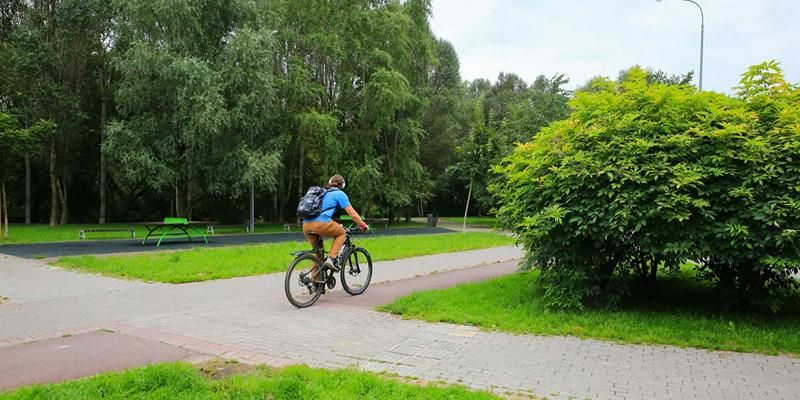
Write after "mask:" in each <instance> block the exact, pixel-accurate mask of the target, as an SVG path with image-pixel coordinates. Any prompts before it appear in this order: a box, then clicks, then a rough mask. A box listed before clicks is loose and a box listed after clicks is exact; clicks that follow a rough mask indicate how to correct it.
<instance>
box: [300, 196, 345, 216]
mask: <svg viewBox="0 0 800 400" xmlns="http://www.w3.org/2000/svg"><path fill="white" fill-rule="evenodd" d="M349 205H350V199H349V198H348V197H347V195H346V194H344V192H343V191H341V190H331V191H330V192H328V193H325V196H324V197H323V198H322V212H321V213H320V214H319V215H317V216H316V217H314V218H310V219H305V220H303V223H306V222H331V218H333V213H335V212H336V209H337V208H340V209H343V208H345V207H347V206H349Z"/></svg>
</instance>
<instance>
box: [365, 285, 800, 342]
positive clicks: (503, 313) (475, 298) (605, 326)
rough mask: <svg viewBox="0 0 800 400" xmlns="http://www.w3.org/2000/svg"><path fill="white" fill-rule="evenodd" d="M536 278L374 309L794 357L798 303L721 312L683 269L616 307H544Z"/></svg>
mask: <svg viewBox="0 0 800 400" xmlns="http://www.w3.org/2000/svg"><path fill="white" fill-rule="evenodd" d="M536 278H537V273H536V272H530V273H519V274H514V275H510V276H506V277H501V278H497V279H494V280H490V281H486V282H481V283H476V284H464V285H459V286H456V287H453V288H448V289H443V290H431V291H423V292H417V293H414V294H412V295H409V296H406V297H403V298H400V299H398V300H397V301H395V302H393V303H391V304H388V305H384V306H381V307H380V308H379V309H380V310H382V311H387V312H391V313H395V314H400V315H402V316H403V317H405V318H414V319H422V320H426V321H444V322H452V323H456V324H466V325H476V326H480V327H482V328H485V329H489V330H500V331H507V332H515V333H527V334H537V335H570V336H577V337H581V338H594V339H603V340H611V341H616V342H624V343H639V344H664V345H675V346H682V347H695V348H703V349H710V350H729V351H737V352H754V353H765V354H786V355H791V356H800V334H798V332H800V306H792V307H787V311H786V312H785V313H783V314H781V315H771V314H757V313H734V312H726V311H724V310H723V309H722V308H721V307H719V306H715V305H714V304H715V302H714V301H713V299H716V298H719V297H718V296H717V294H716V293H715V292H714V289H713V288H712V287H710V286H708V285H705V284H702V283H699V282H697V281H694V280H692V279H691V277H690V276H689V275H688V274H687V275H684V276H680V277H673V278H664V279H662V280H661V282H658V283H657V284H656V286H655V287H648V288H639V289H638V290H636V291H635V292H634V293H633V294H632V296H631V297H630V298H629V299H628V300H626V302H625V304H624V305H623V306H622V307H621V309H620V310H616V311H614V310H608V309H603V308H600V309H598V308H587V309H586V310H584V311H547V310H545V308H544V306H543V304H542V300H541V294H542V292H541V289H540V288H539V287H538V284H537V279H536Z"/></svg>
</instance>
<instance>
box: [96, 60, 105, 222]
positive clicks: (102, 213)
mask: <svg viewBox="0 0 800 400" xmlns="http://www.w3.org/2000/svg"><path fill="white" fill-rule="evenodd" d="M101 73H102V69H101ZM101 79H102V78H101ZM103 86H104V82H101V83H100V92H101V93H100V97H101V102H100V188H99V189H100V215H99V220H98V221H97V222H99V223H100V224H101V225H102V224H105V223H106V154H105V152H103V145H104V144H105V142H106V96H105V90H104V88H103Z"/></svg>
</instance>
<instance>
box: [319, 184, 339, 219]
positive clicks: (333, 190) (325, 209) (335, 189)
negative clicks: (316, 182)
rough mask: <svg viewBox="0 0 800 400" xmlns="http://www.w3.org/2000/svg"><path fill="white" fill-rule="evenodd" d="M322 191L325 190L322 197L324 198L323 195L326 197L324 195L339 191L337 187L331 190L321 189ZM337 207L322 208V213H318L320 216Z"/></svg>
mask: <svg viewBox="0 0 800 400" xmlns="http://www.w3.org/2000/svg"><path fill="white" fill-rule="evenodd" d="M323 190H325V193H324V194H323V195H322V197H323V198H324V197H325V195H326V194H328V193H329V192H335V191H337V190H340V189H339V188H337V187H332V188H328V189H323ZM337 207H338V206H333V207H331V208H324V209H323V210H322V211H320V212H319V213H320V214H322V213H324V212H325V211H330V210H335V209H336V208H337Z"/></svg>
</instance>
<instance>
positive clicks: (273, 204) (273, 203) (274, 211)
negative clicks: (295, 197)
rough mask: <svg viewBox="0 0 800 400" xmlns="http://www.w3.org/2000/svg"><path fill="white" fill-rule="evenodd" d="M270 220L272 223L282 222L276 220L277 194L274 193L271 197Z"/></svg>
mask: <svg viewBox="0 0 800 400" xmlns="http://www.w3.org/2000/svg"><path fill="white" fill-rule="evenodd" d="M272 218H273V221H278V222H283V221H281V220H279V219H278V192H277V191H276V192H275V193H273V195H272Z"/></svg>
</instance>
